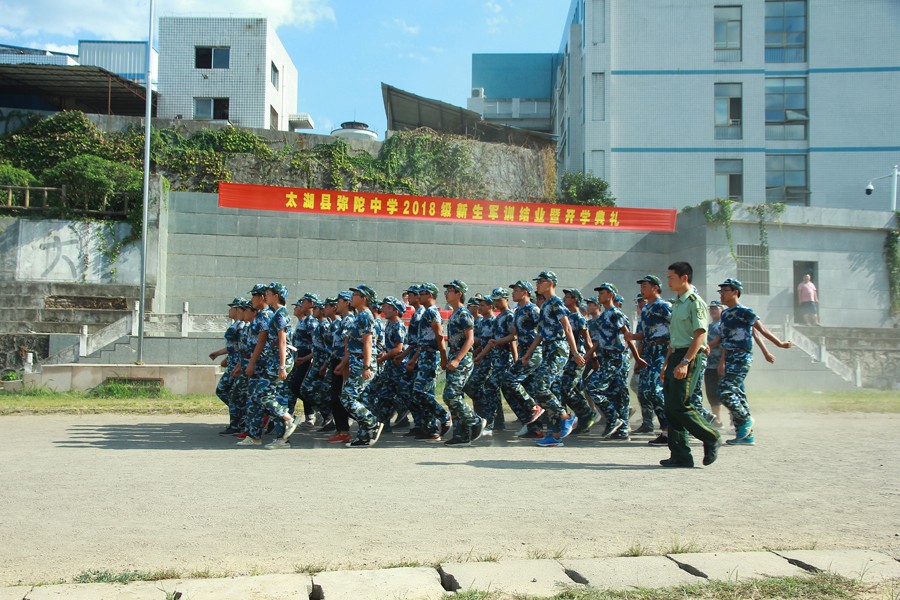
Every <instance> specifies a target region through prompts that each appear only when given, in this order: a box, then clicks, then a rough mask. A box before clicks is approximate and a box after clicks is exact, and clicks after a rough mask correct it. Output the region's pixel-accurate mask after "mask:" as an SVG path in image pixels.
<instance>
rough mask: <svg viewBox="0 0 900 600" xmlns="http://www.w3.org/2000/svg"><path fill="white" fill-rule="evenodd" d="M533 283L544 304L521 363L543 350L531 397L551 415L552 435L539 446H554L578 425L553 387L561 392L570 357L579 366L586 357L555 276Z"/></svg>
mask: <svg viewBox="0 0 900 600" xmlns="http://www.w3.org/2000/svg"><path fill="white" fill-rule="evenodd" d="M534 281H536V282H537V292H538V293H539V294H540V295H541V296H542V297H543V298H544V301H543V302H542V303H541V312H540V318H539V320H538V332H537V335H536V336H535V338H534V340H532V342H531V345H530V346H529V347H528V349H527V350H526V351H525V356H523V358H522V362H523V363H527V362H529V359H530V358H531V356H532V355H533V354H534V353H535V352H536V351H537V349H538V348H541V350H542V351H541V362H540V364H539V365H538V367H537V369H536V370H535V373H534V389H533V390H532V392H531V396H532V398H533V399H534V402H536V403H537V404H538V405H539V406H540V407H541V408H543V409H544V411H545V412H546V413H547V414H548V415H549V421H550V432H549V433H547V435H546V436H545V437H544V438H542V439H541V440H540V441H538V442H537V445H538V446H541V447H554V446H561V445H562V438H564V437H566V436H568V435H569V434H570V433H572V429H574V428H575V425H576V424H577V422H578V417H576V416H575V414H574V413H569V412H568V411H567V410H566V409H565V408H564V407H563V405H562V403H561V402H560V399H559V396H557V395H556V394H555V393H554V390H553V388H554V384H556V388H557V389H559V385H558V381H559V378H560V376H561V375H562V372H563V369H564V368H565V366H566V362H567V361H568V360H569V355H570V354H571V355H572V357H573V359H574V360H575V362H576V364H578V366H584V356H582V355H581V354H579V352H578V345H577V344H576V342H575V335H574V334H573V333H572V325H571V323H569V311H568V310H567V309H566V307H565V304H563V301H562V299H561V298H560V297H559V296H557V295H556V284H557V283H558V281H559V279H558V278H557V276H556V273H554V272H553V271H541V272H540V273H538V276H537V277H535V278H534Z"/></svg>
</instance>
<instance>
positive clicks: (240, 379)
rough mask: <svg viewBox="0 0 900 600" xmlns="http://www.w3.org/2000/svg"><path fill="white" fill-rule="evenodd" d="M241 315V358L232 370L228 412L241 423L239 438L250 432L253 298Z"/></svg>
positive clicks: (254, 314) (239, 353) (253, 342)
mask: <svg viewBox="0 0 900 600" xmlns="http://www.w3.org/2000/svg"><path fill="white" fill-rule="evenodd" d="M239 316H240V318H241V320H242V321H243V322H244V326H243V327H242V328H241V338H240V341H239V343H238V356H239V359H238V361H237V363H236V364H235V367H234V369H233V370H232V371H231V376H232V377H233V378H234V387H232V388H231V396H230V397H229V399H228V413H229V416H230V419H231V421H234V422H236V423H239V425H238V427H239V428H240V430H241V433H239V434H237V437H238V439H244V438H246V437H247V435H248V434H249V431H248V425H247V405H248V404H249V402H250V396H249V386H248V382H249V378H248V377H247V373H246V369H247V365H248V364H250V357H251V356H252V354H253V349H254V348H255V347H256V339H255V338H251V337H250V324H251V323H252V322H253V321H254V320H256V308H254V307H253V303H252V301H251V300H245V301H244V302H243V304H242V305H241V307H240V310H239Z"/></svg>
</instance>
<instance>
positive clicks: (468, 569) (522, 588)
mask: <svg viewBox="0 0 900 600" xmlns="http://www.w3.org/2000/svg"><path fill="white" fill-rule="evenodd" d="M441 571H442V572H443V574H444V586H445V587H446V588H448V589H454V588H455V589H461V590H480V591H491V592H496V591H503V592H507V593H510V594H531V595H535V596H552V595H553V594H557V593H559V592H560V591H562V590H563V589H564V588H566V587H582V584H580V583H576V582H575V581H574V580H572V579H571V578H570V577H569V576H568V575H566V571H565V569H564V568H563V566H562V565H561V564H560V563H559V562H557V561H555V560H549V559H542V560H501V561H497V562H466V563H442V564H441Z"/></svg>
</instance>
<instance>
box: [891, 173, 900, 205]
mask: <svg viewBox="0 0 900 600" xmlns="http://www.w3.org/2000/svg"><path fill="white" fill-rule="evenodd" d="M898 173H900V171H898V169H897V165H894V191H893V192H892V193H891V212H897V175H898Z"/></svg>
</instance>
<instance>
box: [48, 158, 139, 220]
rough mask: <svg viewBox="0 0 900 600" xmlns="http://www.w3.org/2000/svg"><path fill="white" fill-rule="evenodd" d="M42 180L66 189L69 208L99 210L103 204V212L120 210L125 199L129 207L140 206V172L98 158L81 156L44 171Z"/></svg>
mask: <svg viewBox="0 0 900 600" xmlns="http://www.w3.org/2000/svg"><path fill="white" fill-rule="evenodd" d="M43 179H44V181H45V182H46V183H47V184H48V185H50V186H54V187H61V186H66V202H67V205H68V206H69V207H72V206H77V207H78V208H87V209H90V210H102V209H103V203H104V200H105V201H106V209H107V210H121V209H122V207H123V198H124V197H125V196H128V202H129V204H130V205H131V206H134V205H136V204H137V205H140V203H141V198H142V191H143V176H142V174H141V172H140V171H138V170H137V169H134V168H132V167H129V166H128V165H124V164H120V163H117V162H113V161H111V160H106V159H105V158H100V157H99V156H92V155H90V154H83V155H80V156H75V157H73V158H70V159H68V160H65V161H63V162H61V163H59V164H58V165H56V166H55V167H52V168H50V169H47V170H46V171H44V175H43Z"/></svg>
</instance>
